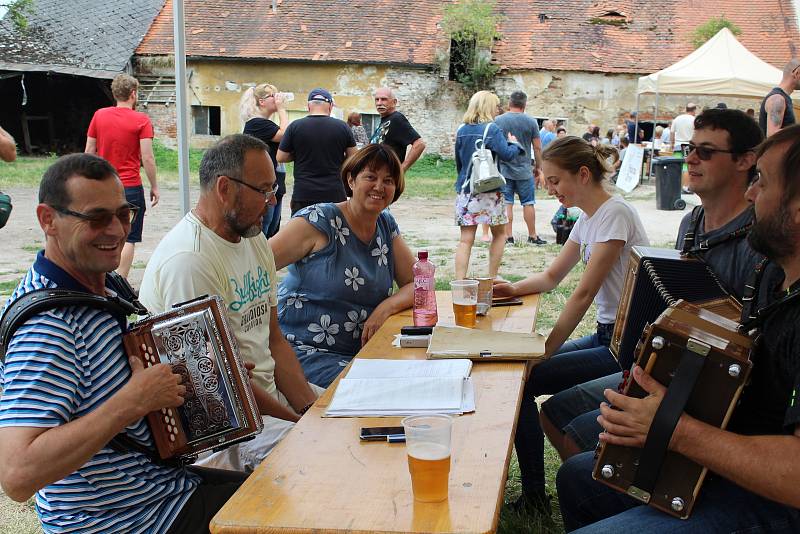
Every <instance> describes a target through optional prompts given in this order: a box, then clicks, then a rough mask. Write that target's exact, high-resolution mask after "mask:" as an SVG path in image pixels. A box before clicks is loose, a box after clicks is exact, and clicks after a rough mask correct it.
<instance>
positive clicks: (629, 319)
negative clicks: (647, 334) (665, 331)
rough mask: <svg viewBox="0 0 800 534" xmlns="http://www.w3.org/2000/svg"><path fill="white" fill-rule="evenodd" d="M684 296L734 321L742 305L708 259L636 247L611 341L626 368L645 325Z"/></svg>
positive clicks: (628, 366) (615, 352) (618, 357)
mask: <svg viewBox="0 0 800 534" xmlns="http://www.w3.org/2000/svg"><path fill="white" fill-rule="evenodd" d="M681 299H682V300H685V301H686V302H691V303H693V304H697V305H698V306H700V307H701V308H704V309H707V310H710V311H713V312H714V313H716V314H718V315H722V316H723V317H726V318H727V319H730V320H732V321H738V320H739V316H740V314H741V311H742V307H741V304H739V302H737V301H736V299H735V298H733V297H731V296H730V295H729V293H728V291H727V290H726V289H725V288H724V287H723V286H722V284H721V283H720V281H719V280H718V279H717V277H716V275H715V274H714V273H713V272H712V271H711V269H710V268H709V267H708V266H707V265H706V264H705V263H703V262H702V261H700V260H698V259H694V258H691V257H685V256H681V254H680V252H679V251H677V250H672V249H661V248H651V247H633V249H632V250H631V257H630V261H629V263H628V272H627V274H626V276H625V285H624V287H623V289H622V298H621V299H620V303H619V308H618V309H617V318H616V321H615V323H614V334H613V336H612V338H611V346H610V347H609V348H610V349H611V352H612V353H613V354H614V356H616V358H617V360H619V363H620V366H621V367H622V368H623V369H628V368H630V366H631V364H632V363H633V359H634V358H635V352H636V344H637V343H638V341H639V338H640V336H641V335H642V330H644V328H645V326H646V325H647V324H650V323H652V322H653V321H655V319H656V317H658V316H659V315H660V314H661V312H663V311H664V310H666V309H667V307H669V306H671V305H673V304H675V303H676V302H677V301H678V300H681Z"/></svg>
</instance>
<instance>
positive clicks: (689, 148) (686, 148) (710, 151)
mask: <svg viewBox="0 0 800 534" xmlns="http://www.w3.org/2000/svg"><path fill="white" fill-rule="evenodd" d="M692 152H697V157H698V158H700V159H701V160H703V161H708V160H710V159H711V156H713V155H714V153H715V152H722V153H724V154H737V152H736V151H735V150H725V149H723V148H711V147H707V146H701V145H695V144H694V143H689V144H688V145H683V157H684V158H688V157H689V154H691V153H692Z"/></svg>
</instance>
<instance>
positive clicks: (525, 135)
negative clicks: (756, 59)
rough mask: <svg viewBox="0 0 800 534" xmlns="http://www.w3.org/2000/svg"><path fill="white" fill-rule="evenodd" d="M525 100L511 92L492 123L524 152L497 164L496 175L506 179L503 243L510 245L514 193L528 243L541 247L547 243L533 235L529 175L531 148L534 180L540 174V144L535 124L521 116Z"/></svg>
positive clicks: (534, 218)
mask: <svg viewBox="0 0 800 534" xmlns="http://www.w3.org/2000/svg"><path fill="white" fill-rule="evenodd" d="M527 103H528V96H527V95H526V94H525V93H523V92H522V91H514V92H513V93H511V96H510V97H509V100H508V112H506V113H503V114H502V115H500V116H498V117H497V118H496V119H495V120H494V122H495V124H497V125H498V126H499V127H500V129H501V130H503V132H504V133H505V134H506V135H508V134H512V135H513V136H514V137H516V138H517V140H518V141H519V144H520V145H522V146H523V147H524V148H525V153H524V154H519V155H517V156H516V157H515V158H514V159H512V160H510V161H501V162H500V173H501V174H502V175H503V177H505V179H506V185H505V186H503V197H504V198H505V203H506V212H507V213H508V224H507V225H506V242H507V243H513V242H514V232H513V228H512V225H513V222H514V193H516V194H517V196H518V197H519V202H520V204H522V218H523V219H525V225H526V226H527V227H528V243H531V244H534V245H544V244H545V243H547V241H545V240H544V239H542V238H540V237H539V234H537V233H536V210H535V209H534V204H536V195H535V192H534V189H535V187H534V175H533V174H532V173H531V145H533V154H534V157H533V161H534V163H533V166H534V168H535V174H536V176H537V177H538V176H539V175H540V174H541V172H542V140H541V139H539V123H537V122H536V119H534V118H533V117H530V116H528V115H526V114H525V106H526V105H527Z"/></svg>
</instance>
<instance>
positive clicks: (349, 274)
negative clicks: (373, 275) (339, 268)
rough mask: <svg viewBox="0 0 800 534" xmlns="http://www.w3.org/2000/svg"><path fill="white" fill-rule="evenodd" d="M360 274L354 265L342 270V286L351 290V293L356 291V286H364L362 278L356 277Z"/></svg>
mask: <svg viewBox="0 0 800 534" xmlns="http://www.w3.org/2000/svg"><path fill="white" fill-rule="evenodd" d="M359 274H361V273H360V272H359V271H358V267H356V266H355V265H354V266H352V267H349V268H347V269H345V270H344V284H345V285H346V286H350V287H351V288H353V291H358V286H363V285H364V278H363V277H361V276H358V275H359Z"/></svg>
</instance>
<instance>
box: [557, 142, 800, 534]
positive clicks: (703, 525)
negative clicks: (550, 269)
mask: <svg viewBox="0 0 800 534" xmlns="http://www.w3.org/2000/svg"><path fill="white" fill-rule="evenodd" d="M756 157H757V171H756V172H757V174H756V179H755V181H754V183H753V184H752V185H751V186H750V188H749V189H748V190H747V193H746V198H747V199H748V200H749V201H750V202H752V203H753V204H754V208H755V215H756V223H755V224H754V225H753V227H752V228H751V229H750V232H749V234H748V237H747V239H748V241H749V243H750V245H751V246H752V248H753V249H754V250H756V251H757V252H760V253H762V254H764V255H765V256H766V257H767V258H768V259H769V260H770V261H771V262H773V263H774V264H776V265H778V266H779V267H780V268H781V269H782V270H783V273H784V275H785V276H784V278H783V280H782V281H780V282H778V283H776V284H774V285H773V284H770V280H769V279H767V278H765V277H762V278H761V285H762V287H754V288H753V289H752V293H751V296H752V295H756V297H755V298H756V303H755V305H754V306H752V307H750V309H751V313H749V314H746V315H748V316H749V320H747V318H745V322H744V324H743V325H741V328H739V332H738V333H733V334H731V340H732V341H730V343H726V342H724V340H722V331H723V330H724V329H723V328H718V327H716V326H713V325H712V327H713V328H712V329H711V334H706V335H705V337H703V335H701V334H699V333H698V332H697V331H693V332H692V335H691V336H690V339H689V342H688V343H687V344H686V349H685V350H684V354H689V353H690V352H691V351H695V352H697V354H701V353H702V354H703V355H704V356H707V358H708V359H707V360H703V359H702V358H698V360H700V361H701V364H700V365H701V366H702V365H705V364H708V363H711V362H712V360H711V356H712V355H714V353H719V352H720V351H722V350H724V349H727V348H728V347H727V345H734V344H736V343H738V342H740V341H741V340H742V339H747V338H746V337H745V335H747V336H748V337H749V339H748V345H751V352H750V353H749V361H747V360H746V359H745V361H743V362H742V364H741V365H738V364H732V365H731V366H730V367H727V366H726V367H725V368H724V369H723V370H722V371H721V373H722V374H724V375H725V376H721V377H720V378H719V381H720V382H721V381H724V380H726V377H727V375H730V377H734V376H738V375H740V373H741V376H746V374H747V373H746V369H745V367H747V368H748V369H749V367H750V364H751V363H752V370H751V371H750V374H749V381H748V382H744V381H743V387H742V386H740V388H739V390H738V391H740V392H741V395H740V396H739V397H738V398H739V402H738V403H736V397H733V399H732V400H731V405H730V407H729V408H727V412H726V413H725V414H724V415H725V417H724V422H723V423H722V425H715V424H709V423H706V422H703V421H702V420H701V418H699V416H695V415H690V414H689V413H688V412H689V409H688V406H689V404H686V400H685V399H684V400H683V402H684V404H683V405H685V406H687V409H686V411H678V413H677V414H676V416H675V418H674V420H673V421H672V422H671V424H667V425H666V426H665V425H664V424H663V423H664V421H665V419H664V418H663V417H662V415H663V413H664V412H666V411H668V410H669V409H670V408H671V406H670V405H671V403H672V402H673V401H674V399H675V397H676V395H675V394H674V393H675V392H674V388H673V386H675V384H676V382H679V381H680V380H679V379H682V378H683V377H682V374H683V372H684V361H685V360H686V358H684V359H683V360H681V362H680V364H679V365H678V367H677V369H676V370H675V371H674V376H673V378H672V381H671V383H670V387H669V388H666V387H664V386H663V385H662V384H661V383H659V381H657V380H655V379H654V378H653V377H652V376H651V375H650V374H649V373H648V372H645V370H643V369H642V368H641V367H640V366H638V365H637V366H635V367H634V369H633V373H632V378H631V380H632V383H631V386H633V385H634V383H635V386H636V387H637V388H639V390H641V391H642V395H640V396H639V397H637V396H635V395H633V396H627V395H624V394H622V393H619V392H616V391H613V390H611V389H607V390H606V391H605V397H606V399H607V401H608V402H605V403H603V404H602V405H601V409H600V416H599V418H598V421H599V422H600V424H601V425H602V427H603V429H604V432H603V433H602V434H601V435H600V442H601V445H600V448H599V454H600V460H599V461H597V462H596V460H595V454H593V453H591V452H586V453H582V454H578V455H576V456H573V457H572V458H570V459H569V460H568V461H567V462H565V464H564V465H563V466H562V467H561V469H560V470H559V473H558V477H557V486H558V494H559V500H560V503H561V511H562V516H563V518H564V525H565V527H566V529H567V530H568V531H573V530H576V529H579V528H580V532H581V533H588V532H592V533H594V532H623V531H641V532H647V533H648V534H649V533H658V532H664V533H666V532H670V533H672V532H734V531H736V532H741V531H747V532H798V531H800V509H798V508H800V489H798V488H799V487H800V484H798V482H800V463H798V462H797V457H798V455H800V404H798V398H797V397H798V394H800V126H792V127H790V128H787V129H784V130H782V131H781V132H779V133H777V134H775V135H774V136H772V137H770V138H769V139H768V140H767V141H765V142H764V143H763V144H762V145H760V146H759V147H758V149H757V151H756ZM765 285H766V286H767V287H764V286H765ZM765 303H766V304H765ZM677 307H678V308H680V304H679V305H678V306H677ZM689 308H693V309H696V308H694V307H692V306H689ZM746 309H747V308H746ZM698 314H699V316H700V317H701V320H700V322H704V321H703V320H702V319H703V318H705V319H709V320H711V321H712V322H713V321H714V320H716V319H714V317H715V316H714V314H710V313H707V312H706V311H705V310H700V311H699V312H698ZM677 316H678V314H676V313H673V314H672V315H670V313H669V312H665V313H664V314H662V316H661V317H659V319H658V320H657V321H656V325H655V326H657V325H658V323H664V324H666V323H668V322H669V321H666V323H665V322H664V321H663V319H664V318H665V317H666V318H667V319H670V317H677ZM705 322H706V323H707V324H711V323H708V321H705ZM723 322H724V321H723ZM729 322H730V321H729ZM730 323H732V322H730ZM719 324H722V322H720V323H719ZM648 328H649V329H650V331H649V332H650V333H649V334H648V332H646V335H648V336H649V335H650V334H652V328H651V327H648ZM690 331H691V329H690ZM694 337H696V338H698V339H706V340H712V341H709V343H710V344H711V345H713V347H710V352H709V347H708V346H707V347H706V350H705V351H703V350H700V349H702V345H704V343H702V342H701V343H699V344H698V343H695V345H696V346H694V347H692V346H691V345H692V343H691V342H692V341H693V339H692V338H694ZM736 339H738V340H739V341H736ZM669 343H671V341H670V340H669V339H668V340H667V341H666V344H669ZM664 345H665V340H664V339H663V338H658V337H647V338H646V342H645V339H643V345H642V346H641V349H642V350H641V354H648V353H649V357H650V360H651V361H652V360H655V359H656V354H657V353H658V355H659V358H660V357H661V353H663V352H665V351H662V350H661V349H662V348H663V346H664ZM698 345H699V346H700V347H699V348H698ZM651 346H652V353H651V349H650V347H651ZM641 361H645V360H644V359H643V360H641ZM703 362H704V363H703ZM649 367H650V365H649V362H648V368H649ZM726 371H727V373H726ZM698 384H699V383H698ZM715 387H717V384H705V387H704V388H701V389H709V390H713V389H714V388H715ZM703 393H704V392H703V391H700V392H697V391H695V392H691V393H687V395H691V396H692V398H693V397H697V396H702V395H703ZM708 395H709V396H708V398H706V399H704V400H703V403H704V404H713V403H718V402H719V399H715V398H713V395H711V394H710V393H709V394H708ZM737 395H738V392H737ZM683 405H681V406H683ZM731 410H732V412H731ZM725 422H727V429H725V430H723V429H722V428H720V426H723V427H724V424H725ZM665 428H666V431H665ZM656 434H658V435H659V438H661V439H662V440H663V444H664V451H662V452H663V454H662V458H661V459H662V460H663V461H664V462H665V463H663V464H660V465H661V466H662V469H661V471H660V472H659V473H657V475H658V477H659V479H665V478H668V477H673V478H675V477H676V476H677V478H680V477H681V473H677V474H676V473H670V472H669V471H670V470H669V469H668V468H664V467H663V466H666V465H667V463H666V461H667V460H665V458H666V459H670V458H671V459H673V460H674V459H676V458H677V460H678V461H679V462H683V464H689V463H690V464H693V465H695V466H697V467H699V468H702V469H703V474H702V475H701V476H700V477H699V478H698V480H697V482H696V486H695V495H694V496H696V497H697V499H696V505H694V507H693V508H691V507H689V509H688V510H683V507H684V502H683V501H682V500H681V499H677V498H676V499H673V500H672V503H671V510H669V508H670V506H669V505H668V506H666V507H661V506H659V505H657V504H654V503H655V501H656V500H657V499H658V498H661V497H663V496H664V495H663V494H664V492H665V491H666V490H665V489H664V488H663V487H659V486H658V484H657V483H656V488H657V490H654V489H650V490H649V491H642V490H641V489H640V488H636V487H634V485H633V484H631V485H630V487H628V488H627V489H625V488H619V487H616V489H615V487H614V484H613V483H612V482H613V481H614V480H615V479H618V478H619V476H620V475H619V472H620V471H621V470H622V469H621V467H622V466H621V464H619V463H614V462H608V463H605V464H604V459H603V455H604V454H605V453H606V452H607V451H608V450H612V449H614V448H617V449H627V450H628V451H633V452H634V453H635V455H636V456H635V457H636V458H637V460H636V461H635V462H634V465H635V467H636V469H638V470H639V471H643V470H644V459H645V457H647V458H648V459H649V458H650V456H648V452H649V451H648V447H650V445H651V441H653V437H654V435H656ZM639 459H641V460H642V463H641V464H640V463H639V461H638V460H639ZM595 464H597V465H595ZM683 464H682V465H683ZM673 465H676V464H673ZM706 470H707V471H708V474H707V476H706ZM593 471H594V473H593ZM593 476H594V478H595V479H596V480H593V479H592V478H593ZM704 477H705V479H704ZM604 479H605V480H604ZM636 480H639V478H638V477H637V479H636ZM599 481H604V482H605V485H604V484H602V483H601V482H599ZM701 484H702V486H701ZM659 488H660V489H659ZM698 489H699V493H698ZM623 492H625V493H623ZM626 493H627V494H626ZM659 493H661V494H659ZM651 499H652V500H651ZM692 499H693V497H692ZM643 502H649V503H650V504H652V505H653V506H643V505H642V504H643ZM668 502H669V501H668ZM659 508H661V509H659ZM662 510H666V511H668V512H669V514H668V513H665V512H664V511H662ZM682 510H683V512H684V513H683V514H681V513H678V512H681V511H682ZM689 512H691V513H689ZM670 514H672V515H670ZM674 515H677V516H678V517H683V518H684V519H678V518H677V517H673V516H674Z"/></svg>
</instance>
